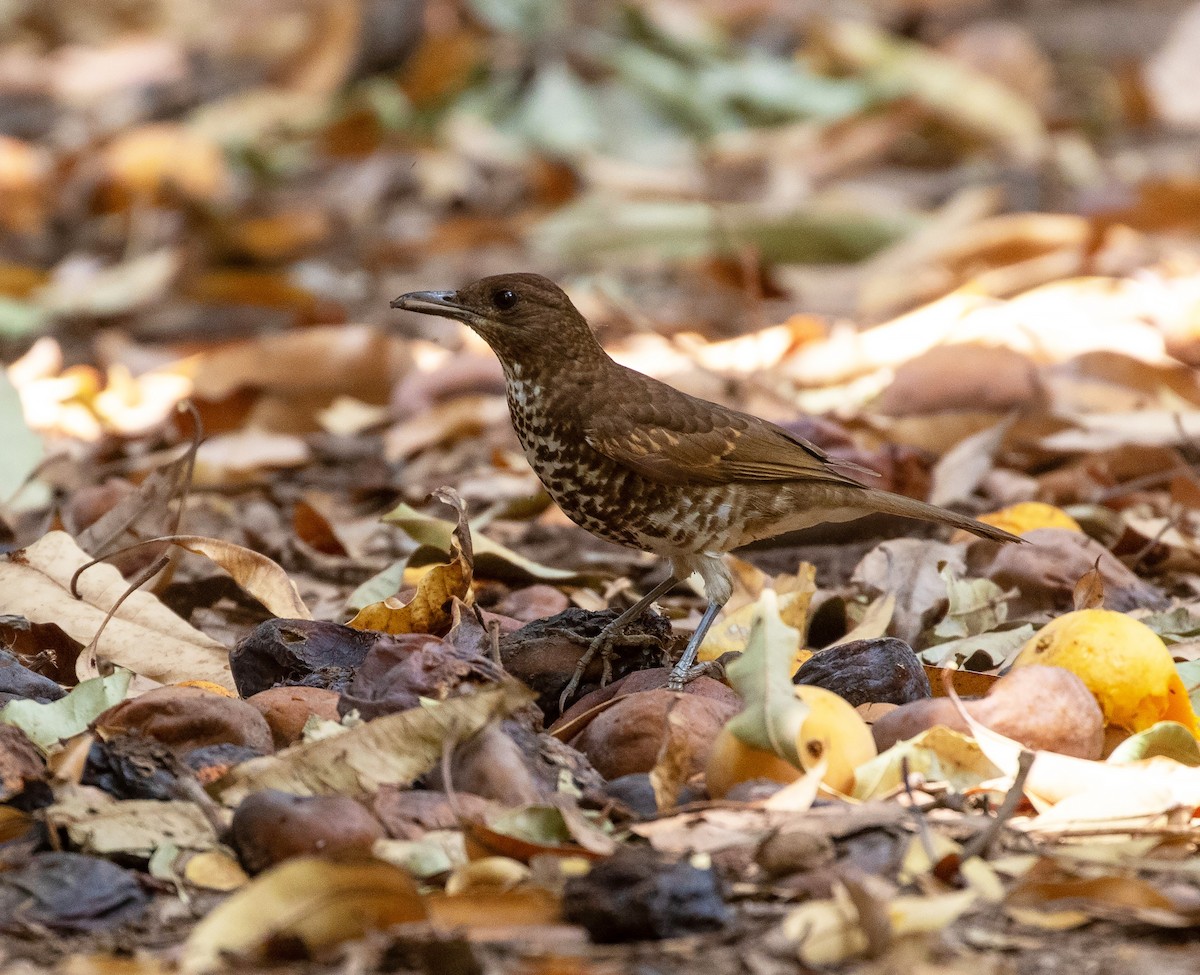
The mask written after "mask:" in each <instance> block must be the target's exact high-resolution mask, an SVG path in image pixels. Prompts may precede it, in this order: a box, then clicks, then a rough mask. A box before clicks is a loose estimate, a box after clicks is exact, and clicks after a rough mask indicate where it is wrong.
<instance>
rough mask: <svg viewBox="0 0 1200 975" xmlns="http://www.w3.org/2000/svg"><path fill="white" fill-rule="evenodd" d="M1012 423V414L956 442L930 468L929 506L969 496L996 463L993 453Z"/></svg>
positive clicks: (1014, 417) (1013, 419)
mask: <svg viewBox="0 0 1200 975" xmlns="http://www.w3.org/2000/svg"><path fill="white" fill-rule="evenodd" d="M1015 422H1016V414H1015V413H1014V414H1012V415H1010V416H1009V417H1007V418H1006V419H1004V420H1003V421H1001V422H1000V423H997V424H996V425H995V426H993V427H989V428H988V429H986V430H980V431H979V433H976V434H973V435H971V436H969V437H967V438H965V439H964V440H960V441H959V442H958V443H957V444H956V445H955V446H954V447H953V448H951V449H950V450H949V451H948V452H947V453H946V454H944V455H943V456H942V458H941V460H939V461H938V462H937V464H935V465H934V468H933V472H932V477H933V484H932V485H931V486H930V488H929V503H930V504H938V505H948V504H953V503H954V502H956V501H962V500H963V499H964V498H968V497H970V496H971V493H972V492H973V491H974V490H975V489H976V488H977V487H979V484H980V482H981V481H982V480H983V479H984V477H986V476H987V474H988V472H989V471H990V470H991V469H992V467H993V466H994V464H995V460H996V452H997V451H998V450H999V449H1000V445H1001V444H1002V443H1003V442H1004V438H1005V437H1006V436H1008V431H1009V430H1011V429H1012V425H1013V423H1015Z"/></svg>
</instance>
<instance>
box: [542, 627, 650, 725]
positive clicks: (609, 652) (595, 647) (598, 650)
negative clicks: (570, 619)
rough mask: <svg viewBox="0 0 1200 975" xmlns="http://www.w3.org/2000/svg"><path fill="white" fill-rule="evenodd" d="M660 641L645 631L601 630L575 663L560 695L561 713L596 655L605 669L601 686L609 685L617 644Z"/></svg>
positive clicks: (635, 644)
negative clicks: (573, 669) (644, 632)
mask: <svg viewBox="0 0 1200 975" xmlns="http://www.w3.org/2000/svg"><path fill="white" fill-rule="evenodd" d="M657 642H658V641H657V640H656V639H655V638H654V637H653V636H650V635H648V634H643V633H622V632H621V631H620V630H614V629H612V628H611V627H605V628H604V629H603V630H601V631H600V633H599V635H598V636H596V637H595V638H594V639H593V640H592V641H591V643H589V644H588V646H587V649H586V650H584V652H583V655H582V656H581V657H580V658H579V662H578V663H577V664H576V665H575V671H574V673H572V674H571V679H570V680H569V681H567V685H566V687H564V688H563V690H562V693H561V694H560V695H559V696H558V710H559V713H560V714H561V713H562V712H564V711H566V710H567V705H568V704H569V703H570V702H571V698H573V697H574V696H575V692H576V691H577V690H578V689H579V684H580V682H581V681H582V680H583V675H584V673H585V672H586V671H587V667H588V664H590V663H591V662H592V661H593V660H594V659H595V657H596V654H599V655H600V663H601V665H602V666H603V670H602V671H601V673H600V685H599V686H600V687H607V686H608V685H609V684H611V683H612V678H613V657H614V656H615V655H616V654H615V653H614V651H615V649H616V647H617V644H627V645H630V646H645V645H646V644H653V643H657Z"/></svg>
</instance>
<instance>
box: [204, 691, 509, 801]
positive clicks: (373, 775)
mask: <svg viewBox="0 0 1200 975" xmlns="http://www.w3.org/2000/svg"><path fill="white" fill-rule="evenodd" d="M532 700H533V694H532V693H531V692H530V691H529V690H528V689H527V688H525V687H524V686H523V685H520V684H517V683H516V682H515V681H510V682H506V683H504V684H499V685H496V686H494V687H489V688H485V689H484V690H481V691H479V692H478V693H475V694H471V695H467V696H464V697H455V698H450V699H449V700H446V701H437V702H429V703H427V704H423V705H421V706H418V707H415V708H412V709H410V710H408V711H401V712H399V713H398V714H389V715H385V716H383V717H381V718H376V719H375V720H374V721H369V722H367V723H365V724H361V725H356V726H355V727H353V728H350V729H348V730H346V731H344V732H342V733H341V734H338V735H334V736H332V737H330V738H321V739H318V740H316V741H312V742H303V743H301V744H298V745H293V746H292V747H291V748H286V749H284V750H283V751H281V752H278V753H276V754H275V755H269V756H265V757H263V758H255V759H251V760H250V761H248V762H243V763H241V764H240V765H237V766H235V767H234V768H233V769H232V770H231V771H230V772H229V774H227V775H226V776H225V777H224V778H223V779H221V780H220V781H218V782H217V783H216V785H215V787H214V789H215V791H216V792H217V793H218V794H219V795H220V798H221V801H222V802H224V803H226V804H227V805H231V806H232V805H236V804H237V803H238V802H240V801H241V800H242V799H243V798H245V796H247V795H249V794H250V793H251V792H258V791H260V790H262V789H282V790H283V791H285V792H292V793H295V794H297V795H326V794H339V793H340V794H342V795H347V796H350V797H352V798H357V799H365V798H368V797H369V796H372V795H374V794H375V792H377V791H378V789H379V787H380V786H381V785H383V784H385V783H387V784H391V785H407V784H409V783H411V782H413V781H414V780H416V779H417V778H418V777H420V776H422V775H424V774H425V773H426V772H428V771H429V770H430V769H431V768H433V767H434V765H436V764H437V763H438V762H439V761H440V760H441V757H442V749H443V747H444V745H445V743H446V742H451V743H455V742H459V741H463V740H465V739H467V738H469V737H471V736H472V735H474V734H475V733H476V732H478V731H479V730H480V729H481V728H483V727H484V726H485V725H486V724H488V722H490V721H493V720H499V719H501V718H503V717H506V716H507V715H509V714H511V713H513V711H515V710H517V709H518V708H520V707H522V706H524V705H525V704H527V703H529V702H530V701H532Z"/></svg>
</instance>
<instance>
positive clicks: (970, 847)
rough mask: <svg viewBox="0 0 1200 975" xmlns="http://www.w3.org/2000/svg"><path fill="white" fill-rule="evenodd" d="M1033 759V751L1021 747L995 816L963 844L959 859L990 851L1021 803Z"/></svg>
mask: <svg viewBox="0 0 1200 975" xmlns="http://www.w3.org/2000/svg"><path fill="white" fill-rule="evenodd" d="M1033 759H1034V754H1033V752H1031V751H1026V750H1025V749H1021V754H1020V756H1019V757H1018V758H1017V774H1016V776H1014V777H1013V784H1012V787H1011V788H1010V789H1009V790H1008V792H1007V793H1005V795H1004V802H1002V803H1001V804H1000V808H999V809H997V810H996V817H995V818H994V819H993V820H992V821H991V822H990V823H989V824H988V828H987V829H985V830H984V831H983V832H982V833H976V834H975V835H974V836H972V837H971V839H969V840H968V841H967V842H966V843H964V844H963V848H962V852H961V853H960V854H959V858H960V859H961V860H969V859H971V857H973V856H979V855H980V854H986V853H989V852H990V851H991V848H992V844H993V843H995V842H996V840H997V838H999V836H1000V831H1001V830H1002V829H1003V828H1004V824H1005V823H1007V822H1008V821H1009V820H1010V819H1012V817H1013V814H1014V813H1015V812H1016V811H1017V807H1018V806H1019V805H1020V804H1021V799H1022V798H1023V797H1024V795H1025V780H1026V779H1027V778H1028V777H1029V770H1030V769H1031V768H1033Z"/></svg>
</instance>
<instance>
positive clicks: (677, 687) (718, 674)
mask: <svg viewBox="0 0 1200 975" xmlns="http://www.w3.org/2000/svg"><path fill="white" fill-rule="evenodd" d="M705 675H707V676H709V677H712V678H715V679H716V680H723V679H724V677H725V664H723V663H722V662H721V661H720V660H706V661H704V663H699V664H696V665H695V666H694V667H687V668H685V669H683V670H680V669H679V667H676V668H675V669H674V670H672V671H671V675H670V676H669V677H668V678H667V690H668V691H682V690H683V689H684V687H685V686H686V685H688V684H690V683H691V682H692V681H694V680H695V679H696V678H697V677H704V676H705Z"/></svg>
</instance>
